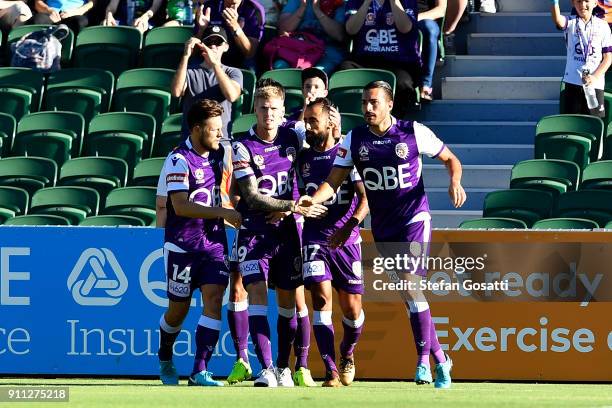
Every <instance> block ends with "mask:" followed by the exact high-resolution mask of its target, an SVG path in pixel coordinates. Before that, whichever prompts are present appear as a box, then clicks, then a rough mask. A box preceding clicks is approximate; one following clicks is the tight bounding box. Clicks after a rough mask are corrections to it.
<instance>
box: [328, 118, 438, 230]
mask: <svg viewBox="0 0 612 408" xmlns="http://www.w3.org/2000/svg"><path fill="white" fill-rule="evenodd" d="M443 149H444V143H442V141H441V140H440V139H438V138H437V137H436V135H434V133H433V132H432V131H431V130H429V128H427V127H426V126H424V125H422V124H420V123H417V122H412V121H404V120H396V119H395V118H392V125H391V127H390V128H389V130H387V132H386V133H385V134H384V135H383V136H377V135H375V134H374V133H372V132H371V131H370V130H369V128H368V126H367V125H362V126H358V127H356V128H355V129H353V130H352V131H351V132H349V134H348V135H346V138H345V139H344V142H343V143H342V146H340V148H339V149H338V154H337V156H336V160H335V161H334V166H337V167H343V168H352V167H353V166H355V167H356V168H357V171H358V172H359V175H360V176H361V178H362V180H363V184H364V186H365V190H366V194H367V197H368V204H369V207H370V214H371V215H372V234H373V235H374V239H375V240H377V241H383V240H385V239H389V238H392V237H397V236H401V235H402V233H403V232H404V231H405V230H406V229H407V228H408V224H410V223H413V222H417V221H423V220H429V219H430V218H431V216H430V215H429V204H428V203H427V197H426V195H425V187H424V185H423V178H422V177H421V171H422V170H423V165H422V163H421V154H426V155H428V156H430V157H436V156H437V155H439V154H440V153H441V152H442V150H443Z"/></svg>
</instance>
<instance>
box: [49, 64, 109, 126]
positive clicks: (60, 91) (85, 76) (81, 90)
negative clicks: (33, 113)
mask: <svg viewBox="0 0 612 408" xmlns="http://www.w3.org/2000/svg"><path fill="white" fill-rule="evenodd" d="M114 87H115V78H114V77H113V74H111V73H110V72H109V71H104V70H101V69H95V68H71V69H63V70H61V71H58V72H55V73H53V74H51V75H50V76H49V79H48V81H47V88H46V93H45V109H46V110H60V111H70V112H78V113H80V114H81V115H83V117H84V118H85V121H86V122H87V123H89V121H90V120H91V119H92V118H93V117H94V116H95V115H97V114H98V113H103V112H108V110H109V109H110V101H111V98H112V95H113V89H114Z"/></svg>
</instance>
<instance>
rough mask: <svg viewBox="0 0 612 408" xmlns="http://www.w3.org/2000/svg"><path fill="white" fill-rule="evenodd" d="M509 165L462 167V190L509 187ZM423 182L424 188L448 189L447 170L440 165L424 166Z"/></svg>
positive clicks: (510, 170)
mask: <svg viewBox="0 0 612 408" xmlns="http://www.w3.org/2000/svg"><path fill="white" fill-rule="evenodd" d="M511 172H512V166H511V165H470V164H468V165H464V166H463V177H462V179H461V182H462V184H463V187H464V188H485V189H495V190H501V189H504V188H508V186H509V185H510V173H511ZM423 180H424V182H425V187H426V188H444V187H446V188H448V183H449V181H450V179H449V177H448V170H447V169H446V167H444V166H443V165H442V164H425V165H424V166H423Z"/></svg>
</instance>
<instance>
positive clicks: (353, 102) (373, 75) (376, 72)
mask: <svg viewBox="0 0 612 408" xmlns="http://www.w3.org/2000/svg"><path fill="white" fill-rule="evenodd" d="M372 81H385V82H388V83H389V85H391V88H393V92H394V94H395V84H396V82H397V81H396V79H395V74H394V73H393V72H390V71H385V70H382V69H367V68H358V69H347V70H344V71H336V72H335V73H334V74H333V75H332V76H331V78H330V79H329V95H328V97H329V99H331V100H332V102H334V104H336V106H338V110H340V112H342V113H356V114H358V115H360V114H361V94H362V92H363V87H364V86H366V85H367V84H368V83H370V82H372Z"/></svg>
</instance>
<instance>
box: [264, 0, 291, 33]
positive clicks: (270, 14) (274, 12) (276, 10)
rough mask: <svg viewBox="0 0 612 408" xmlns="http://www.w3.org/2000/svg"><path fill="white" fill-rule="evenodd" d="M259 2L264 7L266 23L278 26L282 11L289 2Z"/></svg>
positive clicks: (279, 0) (275, 0) (274, 0)
mask: <svg viewBox="0 0 612 408" xmlns="http://www.w3.org/2000/svg"><path fill="white" fill-rule="evenodd" d="M259 3H260V4H261V5H262V6H263V8H264V11H265V14H266V24H267V25H271V26H274V27H276V26H277V25H278V17H279V16H280V12H281V10H282V9H283V7H284V6H285V5H286V4H287V0H260V1H259Z"/></svg>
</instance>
